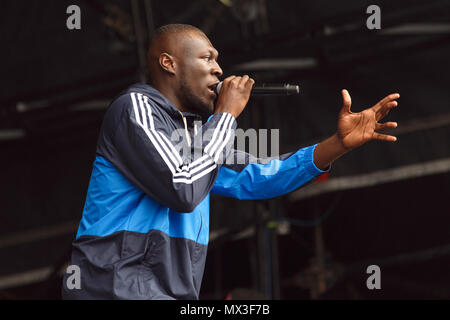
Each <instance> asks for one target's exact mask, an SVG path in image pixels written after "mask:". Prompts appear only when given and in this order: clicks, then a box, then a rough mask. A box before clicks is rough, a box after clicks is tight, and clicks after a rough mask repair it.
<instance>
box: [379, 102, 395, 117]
mask: <svg viewBox="0 0 450 320" xmlns="http://www.w3.org/2000/svg"><path fill="white" fill-rule="evenodd" d="M396 106H398V103H397V101H390V102H387V103H386V104H385V105H384V106H382V107H381V108H380V109H379V110H378V111H376V119H377V121H380V120H381V119H383V118H384V117H385V116H386V115H387V114H388V113H389V111H391V109H392V108H395V107H396Z"/></svg>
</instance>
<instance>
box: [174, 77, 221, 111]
mask: <svg viewBox="0 0 450 320" xmlns="http://www.w3.org/2000/svg"><path fill="white" fill-rule="evenodd" d="M179 92H180V97H179V99H180V101H181V103H182V105H183V107H184V109H185V110H188V111H189V112H192V113H196V114H198V115H200V116H201V117H202V118H207V117H209V116H210V115H211V114H212V113H213V112H214V103H213V102H208V101H205V100H203V99H202V98H200V97H199V96H197V95H195V94H193V90H192V89H191V88H190V87H189V85H188V83H187V81H186V77H185V76H184V74H182V75H181V76H180V90H179Z"/></svg>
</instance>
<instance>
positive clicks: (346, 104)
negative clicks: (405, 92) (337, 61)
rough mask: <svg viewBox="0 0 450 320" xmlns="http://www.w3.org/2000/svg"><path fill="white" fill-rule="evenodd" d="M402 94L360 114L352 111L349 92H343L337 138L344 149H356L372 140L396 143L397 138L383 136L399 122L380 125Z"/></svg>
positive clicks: (393, 96)
mask: <svg viewBox="0 0 450 320" xmlns="http://www.w3.org/2000/svg"><path fill="white" fill-rule="evenodd" d="M398 98H400V94H398V93H393V94H390V95H388V96H386V97H385V98H384V99H382V100H380V101H379V102H378V103H377V104H375V105H374V106H372V107H370V108H368V109H365V110H363V111H361V112H358V113H353V112H351V110H350V107H351V104H352V100H351V98H350V94H349V93H348V91H347V90H345V89H344V90H342V99H343V106H342V109H341V112H340V113H339V120H338V131H337V136H338V137H339V139H340V140H341V143H342V145H343V147H344V148H345V149H347V150H351V149H354V148H356V147H359V146H361V145H362V144H364V143H366V142H368V141H371V140H384V141H396V140H397V138H396V137H395V136H391V135H387V134H381V133H380V132H382V131H383V130H386V129H388V128H396V127H397V122H385V123H380V122H378V121H380V120H381V119H383V118H384V117H385V116H386V115H387V114H388V113H389V111H391V109H392V108H395V107H396V106H397V105H398V103H397V101H396V99H398Z"/></svg>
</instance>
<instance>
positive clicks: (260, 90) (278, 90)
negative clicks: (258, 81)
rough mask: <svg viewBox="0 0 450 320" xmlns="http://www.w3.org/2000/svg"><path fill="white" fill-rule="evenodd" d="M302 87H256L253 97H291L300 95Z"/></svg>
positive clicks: (263, 85)
mask: <svg viewBox="0 0 450 320" xmlns="http://www.w3.org/2000/svg"><path fill="white" fill-rule="evenodd" d="M299 93H300V87H299V86H298V85H292V84H283V85H281V86H280V85H265V84H262V85H260V86H255V87H253V89H252V92H251V94H253V95H258V96H259V95H286V96H288V95H291V94H299Z"/></svg>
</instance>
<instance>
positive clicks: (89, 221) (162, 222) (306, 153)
mask: <svg viewBox="0 0 450 320" xmlns="http://www.w3.org/2000/svg"><path fill="white" fill-rule="evenodd" d="M217 57H218V52H217V50H216V49H215V48H214V47H213V46H212V44H211V42H210V41H209V39H208V38H207V36H206V35H205V34H204V33H203V32H202V31H200V30H199V29H197V28H195V27H193V26H189V25H178V24H176V25H167V26H163V27H161V28H159V29H158V30H157V31H156V34H155V36H154V38H153V40H152V43H151V45H150V48H149V52H148V63H149V68H150V74H151V86H150V85H148V84H136V85H133V86H131V87H130V88H128V89H127V90H126V91H124V92H123V93H122V94H120V95H119V96H118V97H117V98H116V99H115V100H114V101H113V102H112V104H111V106H110V107H109V109H108V110H107V112H106V114H105V118H104V121H103V124H102V128H101V131H100V135H99V140H98V145H97V156H96V159H95V161H94V165H93V171H92V175H91V180H90V183H89V189H88V193H87V198H86V203H85V207H84V212H83V217H82V219H81V222H80V225H79V229H78V233H77V236H76V239H75V240H74V242H73V252H72V261H71V263H72V264H73V265H77V266H78V267H79V268H80V272H81V288H80V289H76V288H75V289H70V288H72V286H69V287H67V282H68V281H70V280H71V279H69V278H68V276H67V275H66V277H65V279H64V282H63V297H64V298H68V299H76V298H81V299H198V297H199V290H200V285H201V281H202V276H203V270H204V266H205V260H206V251H207V244H208V238H209V194H210V193H216V194H221V195H226V196H230V197H235V198H238V199H267V198H273V197H276V196H279V195H283V194H286V193H288V192H291V191H293V190H295V189H297V188H299V187H301V186H302V185H304V184H305V183H307V182H309V181H311V180H312V179H314V178H315V177H317V176H318V175H320V174H321V173H322V172H324V171H325V170H328V168H329V166H330V164H331V163H332V162H333V161H334V160H336V159H337V158H339V157H340V156H341V155H343V154H344V153H346V152H348V151H349V150H351V149H354V148H356V147H358V146H360V145H362V144H364V143H365V142H367V141H370V140H374V139H378V140H386V141H395V140H396V138H395V137H393V136H390V135H383V134H380V133H379V132H378V131H380V130H383V129H386V128H395V127H396V126H397V124H396V123H395V122H387V123H384V124H381V123H379V122H378V121H379V120H381V119H382V118H383V117H384V116H385V115H386V114H387V113H388V112H389V111H390V110H391V109H392V108H393V107H395V106H397V102H396V101H395V99H397V98H399V95H398V94H391V95H389V96H387V97H386V98H384V99H383V100H381V101H380V102H378V103H377V104H376V105H374V106H373V107H371V108H369V109H366V110H364V111H362V112H360V113H352V112H351V111H350V104H351V101H350V95H349V94H348V92H347V91H345V90H343V91H342V96H343V100H344V103H343V108H342V110H341V112H340V114H339V120H338V129H337V132H336V134H334V135H333V136H331V137H330V138H328V139H326V140H325V141H323V142H321V143H319V144H317V145H314V146H310V147H306V148H302V149H300V150H298V151H296V152H293V153H289V154H285V155H282V156H280V157H279V158H278V159H274V160H271V161H268V160H264V159H255V158H253V157H252V156H251V155H249V154H247V153H244V152H241V151H237V150H234V149H232V145H233V140H234V135H233V132H234V131H233V130H234V129H235V128H236V126H237V124H236V118H238V116H239V114H240V113H241V112H242V110H243V109H244V107H245V106H246V104H247V102H248V100H249V96H250V91H251V89H252V86H253V83H254V81H253V80H252V79H251V78H249V77H248V76H247V75H244V76H242V77H240V76H230V77H228V78H226V79H225V80H224V81H223V86H222V89H221V91H220V94H219V95H218V96H217V94H216V93H215V92H214V87H215V86H216V85H217V83H218V82H219V77H220V76H221V75H222V70H221V68H220V66H219V65H218V63H217ZM207 115H209V119H208V121H206V122H204V123H202V125H201V127H197V126H196V125H195V123H194V122H196V121H201V120H202V118H205V116H207ZM180 130H181V132H182V133H184V137H183V139H182V145H183V149H185V147H186V146H187V148H188V150H189V151H192V152H193V153H194V154H196V155H197V157H195V158H192V156H191V155H190V154H189V153H190V152H187V153H183V154H182V153H180V151H179V150H178V149H177V147H176V144H175V142H174V139H173V133H174V132H179V131H180ZM199 138H200V139H199ZM242 155H243V156H244V157H243V158H242V157H241V160H242V159H243V160H244V161H243V162H244V163H242V161H241V162H238V163H236V161H234V162H233V161H232V162H231V164H229V163H228V161H225V160H226V159H230V158H231V159H233V157H234V158H237V157H238V156H242ZM230 214H231V213H230Z"/></svg>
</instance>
